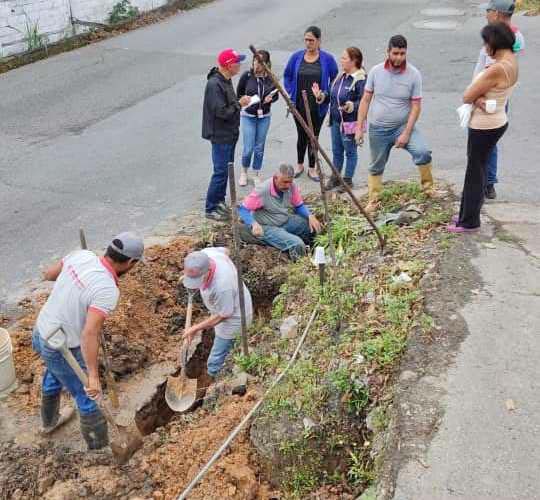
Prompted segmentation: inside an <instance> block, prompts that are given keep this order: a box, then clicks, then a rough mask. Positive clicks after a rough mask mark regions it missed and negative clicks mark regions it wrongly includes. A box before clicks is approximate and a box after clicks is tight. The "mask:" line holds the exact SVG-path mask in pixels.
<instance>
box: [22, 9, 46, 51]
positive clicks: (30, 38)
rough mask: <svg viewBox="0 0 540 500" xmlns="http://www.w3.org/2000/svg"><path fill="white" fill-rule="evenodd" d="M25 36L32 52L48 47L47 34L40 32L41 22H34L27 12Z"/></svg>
mask: <svg viewBox="0 0 540 500" xmlns="http://www.w3.org/2000/svg"><path fill="white" fill-rule="evenodd" d="M24 15H25V18H26V20H25V35H26V36H25V38H26V48H27V50H28V51H29V52H30V51H32V50H36V49H41V48H42V47H47V40H48V38H47V35H45V34H44V33H40V32H39V22H38V21H36V22H35V23H33V22H32V21H31V19H30V18H29V17H28V15H27V14H26V13H25V14H24Z"/></svg>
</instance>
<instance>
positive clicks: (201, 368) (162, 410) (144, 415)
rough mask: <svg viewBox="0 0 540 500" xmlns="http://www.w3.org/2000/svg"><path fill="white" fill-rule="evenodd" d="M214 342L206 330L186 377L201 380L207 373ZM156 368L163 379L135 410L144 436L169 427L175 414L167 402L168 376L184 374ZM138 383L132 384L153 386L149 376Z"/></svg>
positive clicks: (180, 371) (210, 332)
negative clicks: (207, 363) (160, 428)
mask: <svg viewBox="0 0 540 500" xmlns="http://www.w3.org/2000/svg"><path fill="white" fill-rule="evenodd" d="M213 341H214V333H213V332H212V331H208V330H205V331H204V332H203V335H202V340H201V343H200V344H199V345H198V346H197V349H196V350H195V352H194V353H193V356H191V358H190V359H189V361H188V363H187V365H186V376H187V377H188V378H196V379H199V378H200V377H201V376H202V375H203V374H204V372H205V371H206V361H207V359H208V356H209V354H210V349H211V348H212V343H213ZM154 367H157V369H158V373H160V375H161V378H160V379H159V382H158V383H157V384H154V385H153V390H152V392H151V393H148V392H146V394H145V396H146V397H145V398H144V400H143V401H142V402H141V403H140V404H139V405H138V407H137V408H136V410H135V424H136V425H137V428H138V429H139V432H140V433H141V434H142V435H143V436H147V435H148V434H151V433H152V432H154V431H155V430H156V429H157V428H158V427H163V426H164V425H167V424H168V423H169V422H170V420H171V419H172V418H173V417H174V415H175V412H174V411H173V410H171V409H170V408H169V406H168V405H167V402H166V401H165V387H166V385H167V376H169V375H172V376H173V377H177V376H179V375H180V374H181V373H182V368H181V367H176V368H171V367H170V365H166V366H163V365H154ZM154 370H156V368H154ZM137 382H138V381H137V380H133V382H132V384H135V385H136V386H137V387H141V386H142V388H143V390H144V385H145V384H146V385H148V384H149V383H150V385H152V379H150V381H148V378H147V376H143V377H142V380H141V383H140V384H138V383H137ZM201 404H202V402H201V401H199V402H197V403H196V404H195V405H194V406H193V407H192V408H191V409H190V410H189V411H190V412H192V411H195V410H196V409H197V408H199V407H200V406H201ZM119 423H122V422H119Z"/></svg>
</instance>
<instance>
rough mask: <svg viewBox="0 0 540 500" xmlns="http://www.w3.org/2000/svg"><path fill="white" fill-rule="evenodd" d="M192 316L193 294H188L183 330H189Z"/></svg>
mask: <svg viewBox="0 0 540 500" xmlns="http://www.w3.org/2000/svg"><path fill="white" fill-rule="evenodd" d="M192 315H193V293H191V292H190V293H189V295H188V305H187V312H186V326H185V329H186V330H187V329H188V328H191V316H192Z"/></svg>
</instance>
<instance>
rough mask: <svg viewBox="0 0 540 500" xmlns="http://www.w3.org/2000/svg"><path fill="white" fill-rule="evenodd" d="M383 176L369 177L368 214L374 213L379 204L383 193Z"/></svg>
mask: <svg viewBox="0 0 540 500" xmlns="http://www.w3.org/2000/svg"><path fill="white" fill-rule="evenodd" d="M382 187H383V186H382V174H381V175H371V174H369V176H368V204H367V205H366V212H369V213H373V212H374V211H375V210H376V209H377V206H378V204H379V199H380V196H381V192H382Z"/></svg>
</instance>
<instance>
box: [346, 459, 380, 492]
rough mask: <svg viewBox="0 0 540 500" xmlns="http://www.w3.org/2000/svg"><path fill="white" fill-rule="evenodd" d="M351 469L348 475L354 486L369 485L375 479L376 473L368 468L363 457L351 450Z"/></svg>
mask: <svg viewBox="0 0 540 500" xmlns="http://www.w3.org/2000/svg"><path fill="white" fill-rule="evenodd" d="M349 456H350V459H349V470H348V471H347V477H348V479H349V481H350V482H351V484H352V485H353V486H359V485H368V484H370V483H371V482H372V481H373V480H374V479H375V474H374V473H373V472H372V471H370V470H366V469H365V466H364V462H363V460H362V458H361V457H360V456H359V455H357V454H356V453H353V452H352V451H351V452H349Z"/></svg>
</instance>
